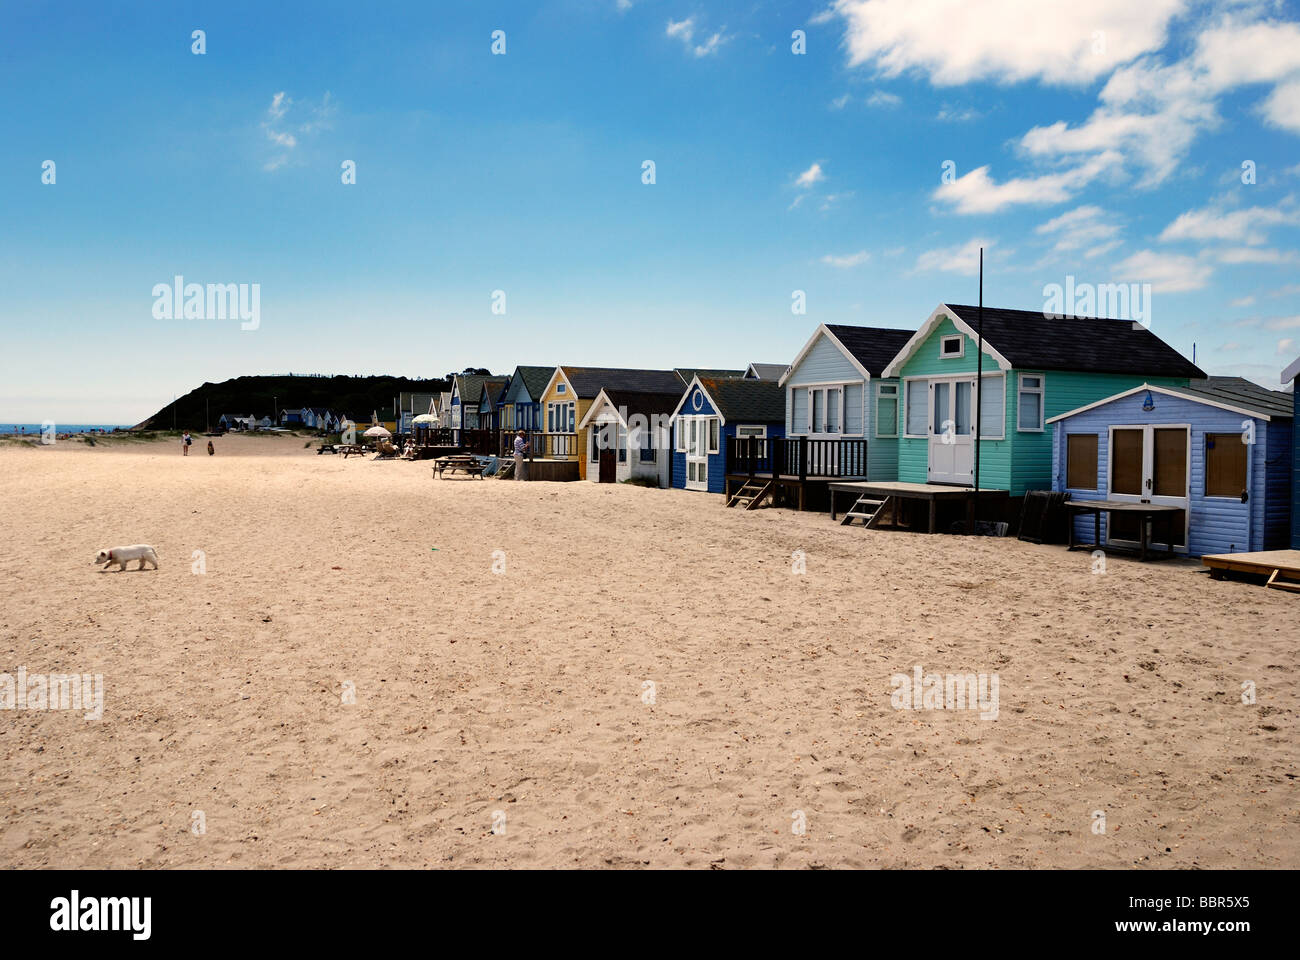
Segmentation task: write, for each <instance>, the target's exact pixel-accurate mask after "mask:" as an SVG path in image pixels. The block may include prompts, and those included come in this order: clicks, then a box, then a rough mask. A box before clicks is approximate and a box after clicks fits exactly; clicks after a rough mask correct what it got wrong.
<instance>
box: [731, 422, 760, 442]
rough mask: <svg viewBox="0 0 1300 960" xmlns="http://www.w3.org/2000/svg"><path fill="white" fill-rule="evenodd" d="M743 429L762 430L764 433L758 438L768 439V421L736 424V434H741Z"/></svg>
mask: <svg viewBox="0 0 1300 960" xmlns="http://www.w3.org/2000/svg"><path fill="white" fill-rule="evenodd" d="M741 430H762V431H763V432H762V434H760V435H759V437H758V438H757V439H759V440H766V439H767V424H766V423H738V424H736V434H735V435H736V436H737V437H739V436H740V431H741Z"/></svg>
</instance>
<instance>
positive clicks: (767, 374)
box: [745, 363, 790, 380]
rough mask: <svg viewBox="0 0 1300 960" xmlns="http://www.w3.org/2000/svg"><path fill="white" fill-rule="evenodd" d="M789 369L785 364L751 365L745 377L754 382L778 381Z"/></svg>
mask: <svg viewBox="0 0 1300 960" xmlns="http://www.w3.org/2000/svg"><path fill="white" fill-rule="evenodd" d="M789 369H790V367H789V364H785V363H751V364H750V365H749V367H748V368H747V369H746V370H745V376H747V377H750V378H751V379H754V380H780V379H781V378H782V377H783V376H785V372H786V371H787V370H789Z"/></svg>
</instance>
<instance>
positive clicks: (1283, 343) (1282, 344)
mask: <svg viewBox="0 0 1300 960" xmlns="http://www.w3.org/2000/svg"><path fill="white" fill-rule="evenodd" d="M1294 348H1295V341H1294V340H1292V339H1291V338H1290V337H1285V338H1283V339H1281V340H1279V341H1278V342H1277V352H1278V353H1284V354H1286V355H1287V356H1290V355H1291V351H1292V350H1293V349H1294Z"/></svg>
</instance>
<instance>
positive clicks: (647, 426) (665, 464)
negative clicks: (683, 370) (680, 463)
mask: <svg viewBox="0 0 1300 960" xmlns="http://www.w3.org/2000/svg"><path fill="white" fill-rule="evenodd" d="M679 397H680V393H679V392H678V391H676V390H674V391H672V392H668V393H646V392H641V391H634V390H621V389H618V388H617V387H606V388H604V389H602V390H601V391H600V393H599V394H597V395H596V399H595V400H594V401H593V402H592V404H591V406H590V407H589V408H588V409H587V413H586V414H585V415H584V416H583V418H582V419H581V420H580V421H578V429H579V430H580V431H584V432H585V434H586V437H587V440H586V450H585V459H586V462H587V469H586V476H587V479H588V480H591V481H592V482H599V483H614V482H616V481H617V482H619V483H622V482H624V481H626V480H646V481H652V482H653V483H654V484H655V485H656V486H659V487H667V486H668V482H669V471H670V470H671V468H672V462H671V458H670V454H669V443H668V421H669V417H670V415H671V414H672V412H673V408H674V407H675V406H676V405H677V401H678V399H679Z"/></svg>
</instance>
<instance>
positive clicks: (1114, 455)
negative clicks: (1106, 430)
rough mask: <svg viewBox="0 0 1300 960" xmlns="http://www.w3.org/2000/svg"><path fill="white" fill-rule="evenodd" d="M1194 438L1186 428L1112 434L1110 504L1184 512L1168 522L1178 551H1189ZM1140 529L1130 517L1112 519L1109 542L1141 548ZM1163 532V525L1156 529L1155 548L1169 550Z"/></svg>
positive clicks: (1157, 524)
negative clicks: (1156, 506) (1148, 505)
mask: <svg viewBox="0 0 1300 960" xmlns="http://www.w3.org/2000/svg"><path fill="white" fill-rule="evenodd" d="M1190 432H1191V428H1190V427H1189V426H1187V425H1186V424H1170V425H1161V426H1155V425H1147V426H1140V427H1112V428H1111V431H1110V457H1109V460H1110V480H1109V483H1110V486H1109V488H1108V489H1109V491H1110V493H1109V497H1110V499H1112V500H1119V501H1122V502H1127V503H1159V504H1164V505H1166V506H1172V507H1178V508H1179V509H1180V511H1181V512H1180V513H1177V514H1175V515H1174V517H1173V519H1172V520H1170V521H1169V523H1170V526H1171V528H1172V530H1173V540H1174V544H1173V545H1174V549H1175V550H1178V549H1182V550H1186V549H1187V510H1188V493H1189V486H1190V484H1189V468H1190V462H1189V457H1188V454H1189V452H1190V449H1189V448H1190V443H1189V435H1190ZM1139 523H1140V521H1139V519H1138V518H1137V517H1135V516H1132V515H1129V514H1122V513H1113V514H1111V515H1110V519H1109V521H1108V522H1107V525H1106V540H1107V542H1108V543H1111V544H1114V545H1115V546H1117V547H1136V546H1138V545H1139V544H1140V542H1141V536H1142V533H1141V528H1140V526H1139ZM1164 530H1165V521H1164V520H1163V519H1161V520H1157V521H1156V522H1155V523H1153V524H1152V531H1151V538H1152V543H1153V545H1155V546H1157V547H1165V546H1167V544H1166V543H1164Z"/></svg>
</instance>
